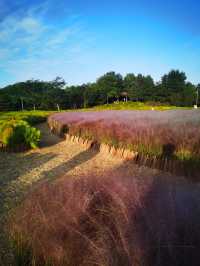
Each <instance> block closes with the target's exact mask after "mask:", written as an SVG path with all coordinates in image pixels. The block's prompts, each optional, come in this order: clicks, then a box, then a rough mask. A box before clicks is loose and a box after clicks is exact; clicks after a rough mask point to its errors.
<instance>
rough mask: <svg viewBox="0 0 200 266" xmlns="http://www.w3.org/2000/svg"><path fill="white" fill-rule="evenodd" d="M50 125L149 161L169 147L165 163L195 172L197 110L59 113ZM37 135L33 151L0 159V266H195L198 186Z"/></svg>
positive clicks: (199, 238) (43, 128)
mask: <svg viewBox="0 0 200 266" xmlns="http://www.w3.org/2000/svg"><path fill="white" fill-rule="evenodd" d="M45 115H46V114H45ZM4 117H5V116H4ZM49 125H50V127H52V128H51V129H52V131H55V132H57V133H58V134H60V135H63V133H64V132H65V133H66V132H68V134H71V135H78V136H80V137H81V138H87V139H92V140H93V141H98V142H104V143H107V144H109V145H113V146H114V147H118V146H120V147H124V148H128V149H131V148H132V149H136V148H138V147H140V150H139V151H140V152H143V154H145V153H147V152H149V154H150V156H157V157H156V159H158V158H159V157H160V156H162V153H163V147H164V146H165V145H166V144H171V146H167V147H170V148H169V150H164V151H165V152H169V154H165V155H167V156H172V157H173V159H176V160H177V158H178V157H179V159H180V160H183V161H188V160H189V164H188V165H187V167H189V168H188V169H189V171H190V170H191V169H192V168H190V167H191V164H190V163H191V161H192V162H194V161H193V160H194V159H195V160H197V161H195V162H197V163H199V161H198V160H199V146H198V145H199V143H200V142H199V141H200V137H199V136H200V134H199V133H200V128H199V125H200V113H199V110H172V111H164V112H158V111H104V112H93V111H89V112H66V113H56V114H52V115H51V116H50V118H49ZM37 128H39V129H40V130H41V133H42V139H41V142H40V146H39V148H38V149H35V150H32V151H29V152H25V153H6V152H5V153H0V173H1V175H0V226H1V227H2V228H5V229H6V230H8V231H7V232H9V235H10V236H11V239H12V241H11V242H10V241H8V234H7V233H6V232H5V231H4V230H2V231H1V233H0V265H5V266H7V265H18V266H19V265H26V266H27V265H30V266H31V265H36V266H41V265H53V266H63V265H70V266H71V265H80V266H94V265H104V266H121V265H123V266H124V265H125V266H135V265H136V266H141V265H142V266H146V265H147V266H160V265H162V266H168V265H173V266H179V265H181V266H189V265H190V266H197V265H199V264H198V262H199V260H200V258H199V248H200V235H199V232H200V228H199V224H200V220H199V217H200V208H199V206H200V202H199V199H200V190H199V183H198V180H199V179H198V178H196V179H195V181H196V183H192V182H191V180H192V179H191V180H189V181H188V180H187V179H185V178H184V176H176V175H173V174H170V173H166V172H164V171H160V170H156V169H152V168H149V167H145V166H144V165H141V164H135V163H134V161H133V160H128V161H127V160H124V159H123V158H120V157H115V156H112V155H111V154H109V153H103V152H102V151H100V150H99V149H98V148H97V149H93V148H89V149H86V148H85V147H84V146H81V145H78V144H75V143H72V142H70V141H69V140H68V141H65V140H64V139H62V138H59V137H58V136H56V135H54V134H52V133H51V132H50V130H49V129H48V127H47V125H46V124H45V123H42V124H40V125H38V126H37ZM154 140H156V141H155V142H154ZM139 144H141V145H144V146H143V147H141V146H140V145H139ZM145 145H146V146H145ZM154 145H157V146H154ZM173 145H174V146H175V149H171V147H174V146H173ZM155 147H156V149H155ZM147 148H148V149H147ZM186 150H187V153H185V151H186ZM180 151H184V153H182V154H181V153H180ZM155 152H156V153H155ZM183 155H184V156H183ZM186 155H187V156H188V157H187V156H186ZM181 156H182V157H181ZM192 166H194V165H192ZM193 170H195V169H193ZM191 171H192V170H191ZM198 173H199V172H198ZM198 173H197V176H198ZM4 226H5V227H4ZM77 254H78V256H77Z"/></svg>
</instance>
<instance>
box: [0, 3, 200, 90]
mask: <svg viewBox="0 0 200 266" xmlns="http://www.w3.org/2000/svg"><path fill="white" fill-rule="evenodd" d="M199 10H200V2H199V1H197V0H190V1H189V0H181V1H180V0H177V1H176V0H169V1H167V0H165V1H158V0H132V1H131V0H123V1H121V0H107V1H105V0H93V1H92V0H49V1H44V0H43V1H41V0H0V87H4V86H6V85H8V84H12V83H15V82H19V81H25V80H30V79H40V80H53V79H54V78H56V77H57V76H60V77H63V78H64V79H65V81H66V82H67V84H69V85H71V84H74V85H76V84H82V83H87V82H93V81H95V80H96V79H97V78H98V77H99V76H101V75H102V74H104V73H106V72H109V71H116V72H117V73H121V74H122V75H125V74H127V73H135V74H137V73H142V74H144V75H147V74H149V75H151V76H152V77H153V78H154V79H155V81H159V80H160V78H161V76H162V75H163V74H165V73H167V72H169V71H170V70H171V69H179V70H181V71H184V72H186V74H187V77H188V80H189V81H191V82H193V83H195V84H197V83H200V19H199Z"/></svg>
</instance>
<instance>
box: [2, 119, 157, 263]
mask: <svg viewBox="0 0 200 266" xmlns="http://www.w3.org/2000/svg"><path fill="white" fill-rule="evenodd" d="M39 128H40V130H41V132H42V140H41V145H40V148H39V149H36V150H33V151H30V152H26V153H21V154H19V153H18V154H14V153H13V154H11V153H0V227H1V229H2V227H3V225H4V223H5V219H6V217H7V215H8V212H9V210H11V209H12V208H13V207H15V206H16V205H17V203H19V202H20V201H21V200H22V199H23V197H24V196H25V195H26V193H28V191H30V189H33V188H34V187H35V186H36V185H38V184H39V183H41V182H44V181H46V180H48V181H51V180H54V179H55V178H59V177H60V176H62V175H64V174H66V173H67V174H70V175H72V176H75V177H76V176H79V175H80V174H88V172H89V171H91V170H92V171H93V173H102V172H104V171H106V170H108V169H109V170H110V169H114V168H118V167H121V168H122V167H124V169H126V171H127V170H128V171H132V172H133V175H134V176H138V177H140V176H145V177H149V176H151V177H152V176H156V175H158V173H159V172H158V171H156V170H150V169H148V168H145V167H137V166H135V165H133V164H132V165H131V167H128V166H127V164H125V163H124V162H123V160H122V159H119V158H113V157H112V156H110V155H105V154H102V153H99V152H98V151H94V150H86V149H85V148H83V147H81V146H79V145H77V144H73V143H70V142H66V141H64V140H62V139H60V138H58V137H57V136H54V135H52V134H51V133H50V132H49V129H48V128H47V125H46V124H41V125H39ZM8 250H9V248H8V245H7V241H6V238H5V234H4V233H3V230H1V231H0V266H1V265H4V266H7V265H12V264H10V263H9V261H10V258H9V252H8Z"/></svg>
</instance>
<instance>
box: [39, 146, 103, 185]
mask: <svg viewBox="0 0 200 266" xmlns="http://www.w3.org/2000/svg"><path fill="white" fill-rule="evenodd" d="M98 153H99V149H97V148H89V149H87V150H86V151H83V152H80V153H79V154H78V155H75V156H74V157H73V158H72V159H70V160H68V161H66V162H64V163H63V164H61V165H58V166H57V167H55V168H53V169H52V170H48V171H44V172H43V173H42V180H44V179H46V180H54V179H56V178H58V177H62V175H65V174H67V173H68V172H69V171H71V170H72V169H74V168H75V167H77V166H80V165H81V164H83V163H85V162H87V161H89V160H91V159H92V158H94V157H95V156H96V155H97V154H98Z"/></svg>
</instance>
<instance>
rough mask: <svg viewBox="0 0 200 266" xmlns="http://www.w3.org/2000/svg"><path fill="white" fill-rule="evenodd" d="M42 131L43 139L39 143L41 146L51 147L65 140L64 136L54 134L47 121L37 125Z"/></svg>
mask: <svg viewBox="0 0 200 266" xmlns="http://www.w3.org/2000/svg"><path fill="white" fill-rule="evenodd" d="M36 127H37V128H38V129H39V130H40V132H41V141H40V143H39V146H40V148H45V147H50V146H53V145H56V144H58V143H59V142H61V141H63V138H61V137H59V136H57V135H55V134H53V133H52V132H51V131H50V129H49V127H48V125H47V123H41V124H39V125H37V126H36Z"/></svg>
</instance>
